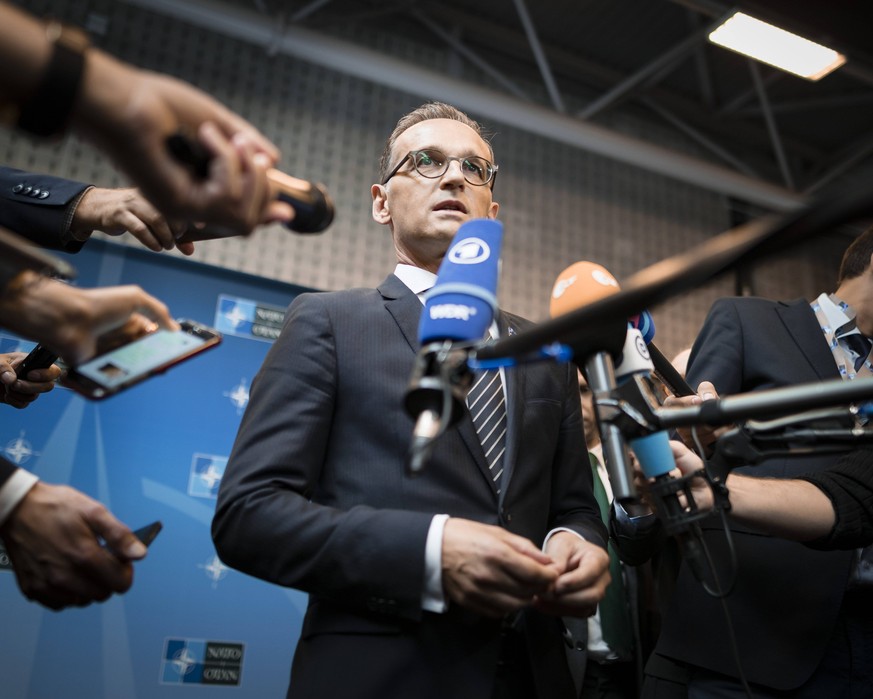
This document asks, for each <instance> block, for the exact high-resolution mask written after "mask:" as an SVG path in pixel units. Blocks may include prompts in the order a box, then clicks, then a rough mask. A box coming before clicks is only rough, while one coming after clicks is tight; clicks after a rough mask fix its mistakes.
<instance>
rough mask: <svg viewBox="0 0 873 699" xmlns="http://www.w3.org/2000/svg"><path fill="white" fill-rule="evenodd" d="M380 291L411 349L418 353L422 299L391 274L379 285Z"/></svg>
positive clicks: (387, 308) (386, 307)
mask: <svg viewBox="0 0 873 699" xmlns="http://www.w3.org/2000/svg"><path fill="white" fill-rule="evenodd" d="M378 289H379V293H380V294H382V298H383V299H384V302H385V309H386V310H387V311H388V312H389V313H390V314H391V315H392V316H393V318H394V321H395V322H396V323H397V327H398V328H400V332H401V333H403V337H404V338H406V342H407V343H408V344H409V349H410V350H411V351H412V352H413V353H416V352H418V350H419V349H420V346H419V344H418V323H419V320H420V319H421V309H422V305H421V301H419V299H418V296H416V295H415V294H413V293H412V291H410V289H409V287H408V286H406V284H404V283H403V282H402V281H400V279H398V278H397V277H396V276H395V275H393V274H390V275H388V278H387V279H385V281H384V282H382V283H381V284H380V285H379V287H378Z"/></svg>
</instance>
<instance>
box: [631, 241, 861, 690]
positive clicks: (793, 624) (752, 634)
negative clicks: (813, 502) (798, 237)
mask: <svg viewBox="0 0 873 699" xmlns="http://www.w3.org/2000/svg"><path fill="white" fill-rule="evenodd" d="M871 259H873V230H870V231H867V232H866V233H865V234H863V235H862V236H860V237H859V238H858V239H857V240H856V241H855V242H854V243H853V244H852V245H851V246H850V248H849V249H848V250H847V251H846V254H845V255H844V257H843V262H842V265H841V268H840V274H839V282H838V288H837V290H836V292H834V293H833V294H826V293H825V294H821V295H820V296H819V297H818V298H817V299H816V300H815V301H813V302H812V303H809V302H808V301H805V300H803V299H800V300H796V301H792V302H790V303H782V302H773V301H768V300H765V299H760V298H731V299H720V300H719V301H717V302H716V303H715V304H714V306H713V308H712V310H711V311H710V313H709V316H708V317H707V319H706V322H705V323H704V326H703V329H702V331H701V333H700V335H699V337H698V338H697V341H696V342H695V345H694V348H693V351H692V354H691V360H690V368H689V371H688V381H689V383H691V385H692V386H697V385H698V384H701V382H703V381H704V380H706V381H710V382H711V383H712V385H713V386H714V389H715V390H717V391H718V393H719V394H720V395H722V396H724V395H731V394H736V393H742V392H746V391H754V390H762V389H767V388H774V387H778V386H789V385H793V384H797V383H804V382H815V381H822V380H827V379H835V378H837V377H840V376H842V377H843V378H845V379H847V380H851V379H853V378H855V377H856V376H858V377H861V376H864V377H869V376H871V362H870V356H869V351H870V343H869V341H868V340H866V338H868V337H870V336H873V269H871ZM707 388H708V384H706V383H703V384H701V387H700V391H701V393H706V392H707ZM862 458H868V457H867V456H864V455H862ZM838 461H839V457H836V456H833V455H831V456H810V457H805V458H779V459H771V460H769V461H767V462H765V463H763V464H761V465H759V466H756V467H754V468H741V469H737V470H736V473H744V474H745V475H747V476H750V477H756V478H760V477H772V478H789V479H790V478H797V477H801V476H805V475H806V474H812V476H811V477H810V480H811V481H812V482H813V483H824V482H825V480H824V479H822V478H820V477H818V476H817V475H816V474H821V473H824V472H825V471H827V470H828V469H830V468H832V467H833V466H834V464H835V463H836V462H838ZM844 482H845V481H844ZM843 490H844V493H846V494H848V491H845V489H843ZM850 490H851V487H850ZM861 497H864V495H863V493H862V494H861ZM834 502H835V503H838V500H835V501H834ZM839 513H840V510H839V508H838V509H837V516H839ZM704 529H705V531H704V534H705V537H706V540H707V543H708V545H709V546H710V547H711V549H712V551H713V557H714V559H715V561H716V562H717V567H718V568H719V574H720V576H721V579H722V580H726V579H727V577H728V575H729V572H728V571H729V569H730V564H729V563H728V561H729V560H730V559H729V556H728V555H727V550H726V547H725V543H724V534H723V532H721V531H720V529H719V525H718V523H717V522H715V521H708V522H707V523H706V525H705V526H704ZM732 533H733V539H734V544H735V546H736V550H737V558H736V560H737V573H738V576H737V580H736V585H735V587H734V589H733V591H732V592H731V594H730V595H729V596H728V597H727V600H726V601H727V609H728V611H729V613H730V615H731V618H732V622H733V629H734V632H735V635H736V643H737V646H738V650H739V660H740V663H741V666H742V669H743V671H744V673H745V676H746V678H747V679H748V681H749V683H750V684H751V685H752V691H753V694H754V696H755V697H759V698H768V697H792V698H797V699H800V698H802V699H819V698H821V697H850V696H851V697H867V696H873V673H871V663H873V654H871V648H873V612H871V610H873V594H871V590H873V587H870V583H869V581H867V583H866V584H865V582H864V581H863V580H862V579H860V578H859V577H858V576H856V575H855V574H854V572H853V571H854V570H855V563H856V560H857V552H855V551H840V550H831V551H821V550H814V549H813V548H811V547H809V546H805V545H803V544H801V543H796V542H791V541H786V540H783V539H779V538H772V537H769V536H764V535H762V533H761V532H760V531H759V530H757V529H751V528H747V527H745V526H742V525H740V524H738V523H736V522H735V523H734V524H733V526H732ZM831 538H833V537H831ZM816 545H823V546H828V545H831V544H830V541H829V539H828V538H825V539H822V540H819V541H817V542H816ZM729 638H730V634H729V631H728V629H727V627H726V625H725V620H724V615H723V612H722V610H721V607H720V603H719V601H718V600H717V599H714V598H712V597H710V596H708V595H707V594H706V593H705V592H704V590H703V589H702V586H701V585H700V584H699V583H697V582H696V581H695V580H694V579H693V578H692V576H691V575H690V573H689V571H688V570H687V568H685V567H683V569H682V570H681V572H680V575H679V579H678V581H677V589H676V592H675V594H674V595H673V600H672V602H671V604H670V605H669V606H668V608H667V609H666V610H665V617H664V622H663V628H662V631H661V635H660V638H659V640H658V645H657V647H656V649H655V653H654V654H653V656H652V658H651V659H650V662H649V665H648V667H647V674H648V677H647V682H646V687H645V691H644V693H643V696H644V697H648V698H652V697H654V698H657V699H661V698H663V697H679V696H681V697H684V696H688V697H745V696H747V695H746V693H745V691H744V689H743V687H742V685H741V682H740V680H739V676H738V672H737V666H736V663H735V661H734V659H733V656H732V653H731V648H730V642H729ZM686 683H687V692H686V689H685V686H684V685H685V684H686Z"/></svg>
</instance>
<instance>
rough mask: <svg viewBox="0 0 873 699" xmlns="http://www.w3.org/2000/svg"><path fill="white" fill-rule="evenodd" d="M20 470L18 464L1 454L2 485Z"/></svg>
mask: <svg viewBox="0 0 873 699" xmlns="http://www.w3.org/2000/svg"><path fill="white" fill-rule="evenodd" d="M17 470H18V466H16V465H15V464H13V463H12V462H11V461H7V460H6V459H4V458H3V457H2V456H0V487H2V486H3V484H4V483H5V482H6V481H7V480H9V478H10V476H12V474H13V473H15V472H16V471H17Z"/></svg>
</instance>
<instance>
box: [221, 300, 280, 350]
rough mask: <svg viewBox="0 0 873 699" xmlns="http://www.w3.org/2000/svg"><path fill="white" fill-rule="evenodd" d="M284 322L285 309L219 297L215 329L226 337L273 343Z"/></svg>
mask: <svg viewBox="0 0 873 699" xmlns="http://www.w3.org/2000/svg"><path fill="white" fill-rule="evenodd" d="M284 322H285V309H284V308H280V307H278V306H270V305H268V304H265V303H258V302H256V301H250V300H248V299H241V298H237V297H235V296H225V295H224V294H221V295H220V296H219V297H218V308H216V310H215V328H216V329H217V330H220V331H221V332H222V333H224V334H226V335H236V336H237V337H245V338H248V339H250V340H267V341H270V342H272V341H273V340H275V339H276V338H277V337H279V333H280V332H281V331H282V324H283V323H284Z"/></svg>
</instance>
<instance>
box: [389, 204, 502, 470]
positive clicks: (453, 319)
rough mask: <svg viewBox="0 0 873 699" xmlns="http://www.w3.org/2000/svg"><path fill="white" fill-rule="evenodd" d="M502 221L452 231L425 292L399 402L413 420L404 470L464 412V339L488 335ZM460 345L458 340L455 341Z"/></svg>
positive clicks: (421, 462)
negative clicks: (414, 348)
mask: <svg viewBox="0 0 873 699" xmlns="http://www.w3.org/2000/svg"><path fill="white" fill-rule="evenodd" d="M502 241H503V224H501V223H500V222H499V221H495V220H493V219H487V218H482V219H472V220H470V221H467V222H466V223H464V224H463V225H462V226H461V227H460V228H459V229H458V232H457V233H456V234H455V237H454V238H453V240H452V243H451V245H450V246H449V249H448V251H447V252H446V255H445V257H444V258H443V261H442V264H440V268H439V271H438V272H437V281H436V284H435V285H434V287H433V288H432V289H431V290H430V291H429V292H427V294H426V295H425V305H424V311H423V312H422V315H421V321H420V322H419V326H418V340H419V342H420V343H421V350H420V351H419V353H418V356H417V357H416V361H415V366H414V367H413V372H412V377H411V378H410V382H409V388H408V389H407V393H406V397H405V400H404V406H405V408H406V412H407V413H408V414H409V415H410V416H411V417H413V418H415V420H416V422H415V428H414V430H413V433H412V443H411V445H410V451H409V461H408V462H407V471H408V472H409V473H410V475H415V474H418V473H420V472H421V471H422V470H423V469H424V467H425V465H426V464H427V461H428V459H429V458H430V453H431V451H432V449H433V443H434V440H435V439H436V438H437V437H439V436H440V435H441V434H442V433H443V432H445V430H446V429H447V428H448V427H449V426H450V425H452V424H454V423H455V422H457V421H458V420H460V419H461V417H462V416H463V414H464V398H465V397H466V395H467V392H468V391H469V389H470V386H471V384H472V379H473V374H472V372H471V371H470V369H469V367H468V366H467V356H468V352H467V350H468V349H469V343H472V342H474V341H478V340H481V339H482V338H483V337H485V335H486V334H487V333H488V329H489V328H490V327H491V323H492V322H493V320H494V316H495V314H496V313H497V296H496V293H497V278H498V274H499V271H500V250H501V245H502ZM457 343H460V344H457Z"/></svg>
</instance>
